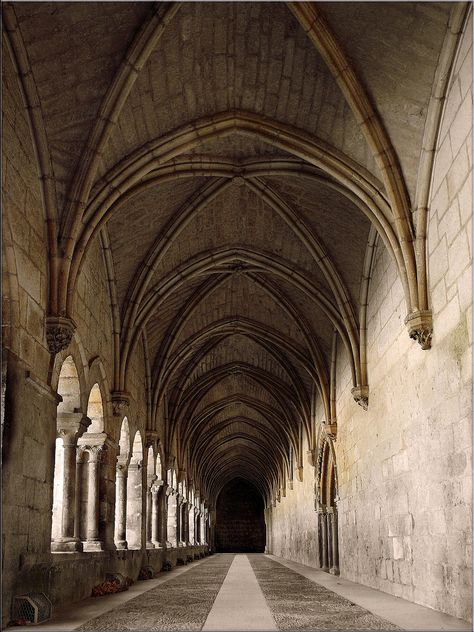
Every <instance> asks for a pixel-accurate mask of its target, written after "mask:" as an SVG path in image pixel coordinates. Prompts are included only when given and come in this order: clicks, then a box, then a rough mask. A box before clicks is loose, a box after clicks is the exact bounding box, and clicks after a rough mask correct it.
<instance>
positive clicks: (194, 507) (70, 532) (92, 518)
mask: <svg viewBox="0 0 474 632" xmlns="http://www.w3.org/2000/svg"><path fill="white" fill-rule="evenodd" d="M58 419H59V417H58ZM62 421H63V422H66V421H67V423H62V424H60V423H59V422H58V435H59V438H60V439H61V440H62V445H60V446H59V448H58V446H57V449H56V459H60V460H61V462H60V463H59V464H58V467H57V468H56V471H55V476H57V477H60V478H61V480H59V481H55V489H57V490H58V491H57V493H56V492H55V494H56V498H55V501H54V502H55V504H54V506H53V533H52V543H51V549H52V551H53V552H73V551H100V550H104V549H111V548H116V549H121V550H123V549H133V548H134V549H140V548H142V546H143V545H144V546H145V547H146V548H147V549H154V548H170V547H183V546H193V545H202V544H206V543H207V542H208V539H207V534H208V531H207V529H206V522H208V521H209V511H208V509H207V508H206V506H205V505H204V503H202V502H200V500H199V499H198V498H197V496H195V495H194V494H193V493H192V492H190V493H189V494H183V490H182V489H181V490H178V489H176V488H175V486H173V485H169V484H168V483H167V481H166V480H164V479H161V478H158V476H157V475H156V474H152V475H151V476H146V477H145V476H144V469H143V457H142V458H139V459H136V458H135V455H134V457H132V459H131V460H128V459H126V458H123V457H122V458H121V456H120V453H119V455H118V456H116V452H117V449H116V448H117V446H116V444H114V443H113V442H112V441H111V440H110V439H109V438H108V437H107V435H106V434H105V433H88V432H85V430H86V429H87V427H88V425H89V424H90V420H89V419H88V418H87V417H86V416H84V415H82V413H77V414H75V413H74V414H68V415H67V420H66V419H63V420H62ZM114 462H115V468H114V469H115V480H114V476H113V472H114V469H113V463H114ZM59 466H61V467H59ZM112 486H114V487H115V507H114V508H113V507H109V508H108V509H104V505H107V497H108V493H109V491H110V488H111V487H112ZM110 500H111V499H110V495H109V502H110ZM103 501H105V502H103ZM112 509H114V511H111V510H112ZM111 513H114V515H115V521H114V524H113V529H112V528H111V527H112V525H111V520H110V514H111ZM107 523H109V525H110V528H108V527H107ZM111 534H112V535H111ZM143 540H144V542H143Z"/></svg>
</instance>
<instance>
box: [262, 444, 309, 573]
mask: <svg viewBox="0 0 474 632" xmlns="http://www.w3.org/2000/svg"><path fill="white" fill-rule="evenodd" d="M303 451H304V453H306V452H307V451H308V443H307V440H306V439H305V440H304V443H303ZM314 476H315V470H314V467H311V466H310V465H309V464H306V463H305V466H304V470H303V480H302V481H299V480H298V478H297V477H296V476H295V477H294V480H293V484H292V487H293V489H291V485H288V484H287V488H286V496H284V497H283V496H282V497H281V499H280V501H277V502H276V504H275V506H274V507H273V508H272V514H271V515H272V533H271V552H272V553H273V554H274V555H279V556H280V557H284V558H287V559H290V560H294V561H295V562H300V563H301V564H308V565H309V566H318V560H319V557H318V533H317V513H316V511H315V509H314V483H315V479H314Z"/></svg>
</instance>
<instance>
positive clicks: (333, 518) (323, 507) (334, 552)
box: [318, 441, 339, 575]
mask: <svg viewBox="0 0 474 632" xmlns="http://www.w3.org/2000/svg"><path fill="white" fill-rule="evenodd" d="M318 478H319V480H318V494H319V511H318V542H319V563H320V567H321V570H323V571H326V572H329V573H331V574H333V575H339V536H338V524H337V480H336V464H335V462H334V456H333V452H332V450H331V447H330V444H329V441H326V442H325V443H324V445H323V448H322V453H321V456H320V460H319V472H318Z"/></svg>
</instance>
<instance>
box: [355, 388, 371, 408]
mask: <svg viewBox="0 0 474 632" xmlns="http://www.w3.org/2000/svg"><path fill="white" fill-rule="evenodd" d="M351 393H352V396H353V398H354V399H355V401H356V402H357V403H358V404H359V406H361V407H362V408H363V409H364V410H367V409H368V407H369V387H368V385H367V384H365V385H362V386H355V387H354V388H353V389H351Z"/></svg>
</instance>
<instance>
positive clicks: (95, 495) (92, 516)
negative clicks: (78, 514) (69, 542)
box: [84, 445, 104, 551]
mask: <svg viewBox="0 0 474 632" xmlns="http://www.w3.org/2000/svg"><path fill="white" fill-rule="evenodd" d="M86 449H87V452H88V453H89V463H88V472H87V529H86V538H87V539H86V542H85V544H84V550H85V551H102V550H103V549H104V546H103V543H102V542H101V541H100V538H99V469H100V459H101V454H102V450H103V446H101V445H94V446H90V447H87V448H86Z"/></svg>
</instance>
